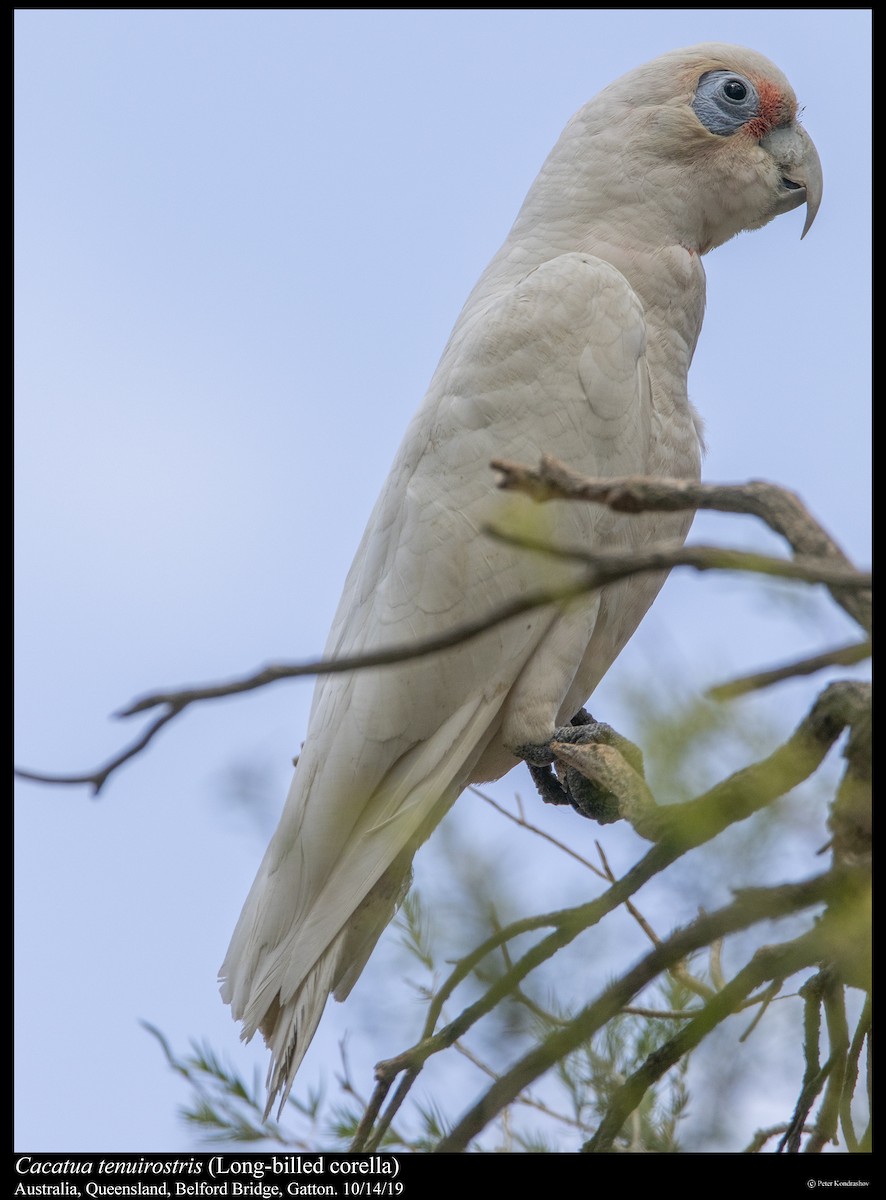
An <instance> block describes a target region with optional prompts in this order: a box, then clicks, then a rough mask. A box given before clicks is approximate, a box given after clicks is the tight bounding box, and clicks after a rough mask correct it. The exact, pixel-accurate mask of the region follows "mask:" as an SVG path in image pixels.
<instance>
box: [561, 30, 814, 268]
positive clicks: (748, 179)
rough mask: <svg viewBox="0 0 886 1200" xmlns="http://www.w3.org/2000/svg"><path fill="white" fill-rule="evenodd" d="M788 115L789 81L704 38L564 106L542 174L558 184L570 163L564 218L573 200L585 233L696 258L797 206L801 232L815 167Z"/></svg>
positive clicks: (759, 59)
mask: <svg viewBox="0 0 886 1200" xmlns="http://www.w3.org/2000/svg"><path fill="white" fill-rule="evenodd" d="M797 113H798V108H797V99H796V96H795V95H794V92H793V89H792V88H791V85H790V84H789V83H788V81H787V79H786V78H785V76H784V75H783V74H782V73H781V71H779V69H778V68H777V67H776V66H775V65H774V64H773V63H771V62H770V61H769V60H768V59H767V58H764V56H763V55H762V54H757V53H756V52H755V51H753V50H747V49H745V48H743V47H741V46H729V45H724V44H720V43H716V42H710V43H703V44H701V45H698V46H690V47H688V48H687V49H684V50H674V51H671V52H670V53H668V54H664V55H662V56H661V57H660V58H656V59H654V60H653V61H652V62H649V63H646V64H645V65H644V66H641V67H638V68H636V69H635V70H633V71H631V72H629V73H628V74H627V75H623V76H622V77H621V78H620V79H618V80H616V81H615V82H614V83H612V84H610V85H609V87H607V88H605V89H604V90H603V91H602V92H600V93H599V95H598V96H596V97H595V99H593V100H591V101H590V102H589V103H588V104H586V105H585V107H584V108H583V109H581V110H580V111H579V112H578V113H576V115H575V117H574V118H573V120H572V121H571V122H570V124H569V126H567V129H566V131H565V132H564V135H563V138H562V139H561V141H560V143H559V144H558V147H557V148H556V149H555V151H554V153H553V154H552V155H551V159H550V160H549V166H550V167H552V168H553V170H552V172H551V176H553V177H557V176H559V178H560V180H561V181H562V180H564V179H565V177H566V173H567V170H568V169H569V164H570V160H571V168H572V183H571V186H570V187H569V191H570V192H571V195H570V196H568V197H564V199H565V201H566V203H567V204H568V205H569V206H570V207H571V208H572V215H573V217H575V216H576V215H577V214H576V211H575V208H574V207H573V206H574V205H577V204H581V203H583V204H584V206H585V212H584V218H585V220H586V221H588V222H589V224H590V227H591V229H593V231H594V233H595V234H596V235H597V236H603V237H605V238H607V239H611V240H613V241H617V242H620V243H621V244H623V245H625V244H631V243H632V244H635V245H636V244H638V242H645V243H647V245H650V244H651V245H652V246H661V245H668V244H671V243H674V242H678V243H680V244H682V245H684V246H685V247H686V248H687V249H689V250H692V251H694V252H696V253H699V254H704V253H706V252H707V251H708V250H710V249H712V248H713V247H714V246H719V245H721V244H722V243H723V242H725V241H726V240H727V239H728V238H731V237H733V236H734V235H735V234H736V233H739V232H741V231H742V230H745V229H758V228H760V226H762V225H765V224H767V222H769V221H771V220H772V219H773V217H777V216H779V215H780V214H781V213H786V212H789V211H790V210H791V209H794V208H797V207H798V206H799V205H801V204H805V205H806V223H805V226H804V228H803V235H805V234H806V233H807V232H808V230H809V227H810V226H811V225H812V222H813V221H814V219H815V214H816V213H817V211H818V207H819V204H820V203H821V194H822V173H821V164H820V162H819V158H818V153H817V151H816V149H815V146H814V144H813V142H812V139H811V138H810V137H809V135H808V133H806V131H805V129H803V127H802V126H801V125H800V124H799V123H798V119H797ZM563 151H565V156H564V157H563V158H561V157H560V155H561V153H562V152H563ZM558 159H559V161H558ZM577 161H578V162H581V163H583V165H584V166H585V167H586V169H585V170H584V171H580V172H579V173H578V174H579V175H580V176H581V178H580V179H579V180H577V179H576V173H575V166H576V162H577ZM581 189H585V191H584V198H583V200H582V198H581V196H580V190H581Z"/></svg>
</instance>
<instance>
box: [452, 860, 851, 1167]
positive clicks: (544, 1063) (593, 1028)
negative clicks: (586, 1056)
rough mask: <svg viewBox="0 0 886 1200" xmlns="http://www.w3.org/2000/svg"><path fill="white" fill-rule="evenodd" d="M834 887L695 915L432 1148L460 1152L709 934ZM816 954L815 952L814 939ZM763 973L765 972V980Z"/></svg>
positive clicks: (807, 887)
mask: <svg viewBox="0 0 886 1200" xmlns="http://www.w3.org/2000/svg"><path fill="white" fill-rule="evenodd" d="M833 888H834V880H833V877H832V876H830V875H829V874H825V875H819V876H817V877H815V878H814V879H811V880H806V881H804V882H803V883H799V884H785V885H783V886H782V887H777V888H761V889H753V890H750V889H749V890H747V891H743V892H741V893H740V894H739V895H738V896H737V897H736V899H735V900H734V901H733V902H732V903H731V904H730V905H727V906H726V907H725V908H722V909H719V910H717V911H716V912H714V913H711V914H705V915H703V916H701V917H698V918H697V919H696V920H695V921H693V922H692V923H691V924H690V925H688V926H686V927H684V928H683V929H678V930H677V931H675V932H674V933H673V934H671V936H670V937H669V938H668V939H667V941H665V942H663V943H662V944H661V945H660V946H656V947H654V948H653V949H652V950H651V951H650V952H649V953H648V954H647V955H646V957H645V958H644V959H642V960H641V962H640V963H638V964H637V965H636V966H635V967H633V968H632V969H631V970H630V971H627V972H626V973H625V974H624V975H622V976H621V977H620V978H619V979H617V980H616V981H615V982H614V983H613V984H611V985H610V986H609V987H608V988H606V989H605V990H604V991H603V992H602V993H601V995H600V996H599V997H598V998H597V1000H595V1001H594V1002H593V1003H592V1004H590V1005H588V1006H587V1008H585V1009H583V1010H582V1011H581V1012H580V1013H579V1014H578V1015H577V1016H576V1017H575V1019H574V1020H573V1021H571V1022H570V1023H569V1026H568V1027H567V1028H565V1029H563V1030H557V1031H555V1032H553V1033H551V1034H549V1035H548V1036H547V1037H546V1038H544V1039H543V1040H542V1041H541V1042H540V1043H539V1044H538V1045H537V1046H535V1047H533V1049H532V1050H530V1051H529V1052H528V1053H527V1054H525V1055H524V1056H523V1057H522V1058H521V1059H519V1060H518V1061H517V1062H516V1063H515V1064H514V1065H513V1066H512V1067H511V1068H510V1069H509V1070H508V1071H507V1072H506V1073H505V1074H504V1075H502V1076H501V1078H500V1079H499V1080H498V1081H497V1082H496V1083H495V1084H494V1085H493V1086H492V1087H491V1088H489V1089H488V1091H487V1092H485V1093H484V1095H483V1096H481V1097H480V1099H479V1100H478V1101H477V1103H476V1104H475V1105H473V1106H472V1107H471V1108H470V1109H469V1111H468V1112H467V1113H465V1115H464V1116H463V1117H462V1119H461V1120H460V1121H459V1122H458V1124H457V1125H456V1126H455V1127H454V1128H453V1129H452V1130H451V1131H450V1133H449V1134H448V1135H447V1136H446V1137H445V1138H443V1139H442V1140H441V1141H440V1142H439V1144H438V1146H437V1148H436V1149H437V1151H438V1152H440V1153H446V1152H452V1151H461V1150H464V1149H465V1148H466V1147H467V1145H468V1143H469V1142H470V1141H471V1140H472V1139H473V1138H474V1137H476V1136H477V1134H478V1133H479V1132H480V1131H481V1130H482V1129H483V1128H484V1127H485V1126H486V1125H487V1124H488V1123H489V1121H491V1120H492V1119H494V1117H495V1115H496V1114H497V1113H499V1112H500V1111H501V1110H502V1108H504V1107H505V1106H506V1105H508V1104H510V1103H511V1102H512V1101H513V1099H514V1097H515V1096H517V1095H519V1093H520V1092H521V1091H522V1090H523V1089H524V1088H525V1087H527V1086H528V1085H529V1084H531V1083H533V1082H534V1081H535V1080H536V1079H538V1078H539V1076H540V1075H543V1074H544V1073H545V1072H546V1071H547V1070H548V1069H549V1068H550V1067H551V1066H552V1065H553V1064H554V1063H555V1062H559V1061H560V1060H561V1059H563V1058H565V1057H566V1056H567V1055H568V1054H570V1053H571V1052H572V1051H573V1050H575V1049H576V1048H577V1047H578V1046H580V1045H581V1044H582V1043H583V1042H585V1041H587V1040H588V1039H589V1038H591V1037H592V1036H593V1035H594V1033H596V1032H597V1031H598V1030H599V1029H600V1028H602V1026H603V1025H605V1023H606V1022H607V1021H609V1020H610V1019H611V1018H612V1017H613V1016H615V1015H616V1013H618V1012H620V1011H621V1009H622V1008H624V1006H625V1005H626V1004H629V1003H630V1001H631V999H632V998H633V997H634V996H635V995H637V993H638V992H639V991H641V990H642V989H643V988H644V987H646V986H647V984H649V983H651V982H652V980H653V979H655V978H656V976H658V975H659V974H661V972H662V971H666V970H667V969H668V967H669V966H670V965H671V963H673V962H677V961H679V960H680V959H683V958H685V957H686V956H687V955H688V954H691V953H692V952H693V951H695V950H698V949H700V948H701V947H702V946H705V945H708V944H709V943H710V941H711V939H712V938H714V937H721V936H725V935H726V934H728V933H734V932H737V931H738V930H739V929H745V928H747V926H748V925H751V924H755V923H756V922H757V921H760V920H767V919H770V918H774V917H777V916H784V915H787V914H788V913H790V912H796V911H797V910H799V909H802V908H806V907H809V906H810V905H813V904H818V903H821V902H822V901H823V900H825V899H826V898H827V897H828V896H829V895H830V894H831V893H832V891H833ZM807 936H808V935H807ZM816 952H818V953H820V950H819V949H818V947H817V943H816ZM801 965H802V964H801ZM767 977H768V976H764V978H767ZM745 994H746V991H745V992H742V996H743V995H745ZM721 997H723V999H721ZM739 998H740V997H739ZM727 1000H731V997H726V996H724V993H718V995H717V996H715V997H714V998H713V1000H711V1001H710V1002H709V1004H710V1005H711V1006H714V1005H717V1003H718V1001H719V1002H720V1003H725V1002H726V1001H727Z"/></svg>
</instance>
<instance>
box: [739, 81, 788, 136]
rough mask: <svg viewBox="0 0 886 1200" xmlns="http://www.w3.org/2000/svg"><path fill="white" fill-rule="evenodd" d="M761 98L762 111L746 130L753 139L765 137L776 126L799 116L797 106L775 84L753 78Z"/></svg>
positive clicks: (753, 118)
mask: <svg viewBox="0 0 886 1200" xmlns="http://www.w3.org/2000/svg"><path fill="white" fill-rule="evenodd" d="M751 78H752V79H753V82H754V86H755V87H756V89H757V95H758V96H759V97H760V111H759V113H758V114H757V116H756V117H752V118H751V120H750V121H748V122H746V124H745V129H746V130H747V132H748V133H749V134H750V135H751V137H753V138H756V139H758V140H759V139H760V138H761V137H765V136H766V134H767V133H768V132H769V130H770V129H774V128H775V127H776V125H783V124H786V123H787V122H789V121H792V120H793V119H794V117H795V116H796V115H797V105H796V102H795V101H791V100H789V99H788V98H787V96H786V95H785V94H784V92H782V91H781V90H780V89H779V88H778V87H776V85H775V84H774V83H772V82H771V81H770V80H768V79H760V78H758V77H756V76H752V77H751Z"/></svg>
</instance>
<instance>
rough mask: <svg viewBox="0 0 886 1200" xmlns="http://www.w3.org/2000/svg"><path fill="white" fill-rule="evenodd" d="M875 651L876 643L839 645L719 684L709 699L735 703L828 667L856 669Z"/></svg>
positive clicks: (709, 692)
mask: <svg viewBox="0 0 886 1200" xmlns="http://www.w3.org/2000/svg"><path fill="white" fill-rule="evenodd" d="M872 649H873V643H872V642H870V641H866V642H850V643H849V644H848V645H846V646H837V647H836V648H835V649H833V650H827V651H825V652H824V653H823V654H815V655H813V656H812V657H811V658H800V659H797V661H796V662H792V663H785V664H784V666H781V667H773V668H772V669H771V670H769V671H757V672H756V673H755V674H753V675H743V676H741V677H740V678H739V679H731V680H730V681H729V682H728V683H718V684H717V685H716V686H715V687H712V688H708V690H707V691H706V692H705V696H706V697H707V699H708V700H734V699H735V698H736V697H737V696H745V695H747V694H748V692H754V691H759V690H760V689H761V688H765V687H770V686H771V685H772V684H773V683H782V682H783V681H784V680H786V679H796V678H797V677H798V676H799V675H812V674H814V673H815V672H816V671H823V670H825V668H826V667H851V666H854V665H855V664H856V663H860V662H864V661H865V659H867V658H870V657H871V652H872Z"/></svg>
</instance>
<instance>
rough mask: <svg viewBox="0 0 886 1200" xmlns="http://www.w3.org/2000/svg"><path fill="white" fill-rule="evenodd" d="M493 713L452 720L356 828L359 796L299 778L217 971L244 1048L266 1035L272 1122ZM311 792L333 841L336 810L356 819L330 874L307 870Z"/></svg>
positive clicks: (479, 708) (367, 805)
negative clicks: (332, 811) (325, 1016)
mask: <svg viewBox="0 0 886 1200" xmlns="http://www.w3.org/2000/svg"><path fill="white" fill-rule="evenodd" d="M497 711H498V704H497V703H495V702H494V701H491V700H484V699H477V700H475V701H473V702H472V703H471V704H469V705H465V706H464V707H463V708H462V709H461V710H459V711H458V712H457V713H454V714H452V716H451V717H450V719H449V720H448V721H446V722H445V723H444V724H443V726H441V728H440V729H438V730H437V731H436V732H435V733H434V735H433V736H432V737H431V738H429V739H428V740H427V741H426V742H423V743H422V744H420V745H417V746H413V747H411V748H410V749H408V750H406V752H405V753H403V754H401V755H400V757H399V758H398V759H397V760H396V762H394V763H393V764H392V765H391V767H390V769H389V770H388V771H387V773H386V774H385V777H384V780H383V782H382V784H381V786H378V787H376V788H375V789H374V791H373V793H372V795H370V796H369V797H366V798H365V799H364V801H363V803H362V806H360V807H359V815H358V816H357V818H356V819H354V817H353V813H354V809H353V804H354V799H355V797H354V796H353V794H351V795H350V796H348V797H342V796H339V797H336V796H335V795H329V794H325V790H324V786H323V785H324V779H323V772H322V770H321V771H317V772H315V771H313V770H312V771H310V772H305V773H304V774H303V775H302V777H301V778H302V782H301V784H299V783H298V777H299V772H297V773H296V786H295V788H294V791H293V795H292V796H291V797H290V800H289V803H288V804H287V811H286V812H285V813H284V817H283V820H282V821H281V825H280V828H279V829H278V831H277V833H276V834H275V835H274V839H272V842H271V845H270V846H269V847H268V850H267V852H266V854H265V858H264V860H263V862H262V865H261V867H260V869H259V872H258V875H257V877H256V880H255V882H254V884H253V886H252V889H251V891H250V893H249V896H248V897H247V899H246V904H245V905H244V908H243V912H242V913H241V915H240V920H239V921H238V923H237V927H236V929H235V930H234V935H233V937H232V939H231V944H230V947H229V948H228V953H227V955H226V957H225V961H224V963H223V965H222V968H221V971H220V978H221V981H222V985H221V994H222V998H223V1000H225V1002H226V1003H228V1004H230V1005H231V1009H232V1013H233V1016H234V1017H235V1019H236V1020H239V1021H241V1022H242V1030H241V1037H242V1038H243V1040H244V1041H249V1040H250V1039H251V1038H252V1037H253V1036H254V1034H255V1033H256V1032H258V1031H260V1032H261V1034H262V1036H263V1038H264V1040H265V1042H266V1044H267V1046H268V1048H269V1049H270V1051H271V1065H270V1068H269V1071H268V1107H267V1110H266V1115H267V1113H269V1112H270V1111H271V1108H272V1107H273V1105H274V1102H275V1100H276V1099H277V1098H278V1097H279V1100H280V1106H281V1107H282V1105H283V1104H284V1103H285V1102H286V1098H287V1097H288V1095H289V1092H290V1090H291V1088H292V1083H293V1079H294V1077H295V1073H296V1071H297V1070H298V1068H299V1066H300V1065H301V1062H302V1059H303V1058H304V1056H305V1054H306V1052H307V1049H308V1046H309V1045H310V1043H311V1039H312V1038H313V1036H314V1034H315V1033H316V1031H317V1026H318V1025H319V1023H320V1018H321V1017H322V1015H323V1010H324V1008H325V1006H326V1001H327V999H328V997H329V995H330V994H332V993H334V994H335V997H336V999H340V1000H343V999H344V998H345V997H346V996H347V994H348V993H349V992H350V990H351V988H352V987H353V985H354V983H355V982H356V981H357V978H358V976H359V975H360V973H361V971H362V970H363V967H364V966H365V964H366V962H367V960H368V958H369V956H370V954H371V953H372V950H373V948H374V947H375V944H376V943H377V941H378V939H379V937H380V936H381V934H382V933H383V932H384V929H385V928H386V927H387V925H388V923H389V922H390V920H391V918H392V917H393V915H394V913H395V912H396V910H397V908H398V907H399V905H400V903H401V902H402V900H403V897H404V896H405V894H406V891H407V890H408V887H409V883H410V879H411V862H412V858H413V856H414V854H415V851H416V849H417V848H418V846H419V845H420V844H421V843H422V841H424V839H425V838H426V837H427V836H428V834H429V833H430V832H431V830H432V829H433V828H434V826H435V825H436V824H437V823H438V822H439V821H440V820H441V818H442V817H443V815H444V813H445V812H446V811H447V810H448V808H449V807H450V805H451V804H452V803H453V801H454V800H455V798H456V796H457V795H458V793H459V792H460V791H461V789H462V787H463V786H464V784H465V782H466V781H467V777H468V775H469V774H470V770H471V768H472V766H473V764H474V762H475V761H476V759H477V758H478V757H479V755H480V754H481V753H482V751H483V748H484V747H485V745H486V743H487V741H488V739H489V736H490V729H491V722H492V721H493V720H494V718H495V715H496V713H497ZM299 771H301V763H300V764H299ZM308 784H309V786H307V785H308ZM308 792H310V794H311V797H312V799H311V804H312V805H315V806H317V809H318V810H319V812H320V813H322V819H323V821H324V823H325V828H327V829H328V828H329V816H330V808H331V807H334V806H335V804H336V803H339V804H342V803H344V804H345V805H346V806H347V807H348V820H347V822H346V823H345V822H342V824H343V825H345V824H346V832H345V833H344V836H343V837H342V843H341V845H340V848H339V851H338V855H337V857H336V858H335V860H334V865H333V867H332V869H329V870H326V871H325V872H323V873H319V872H317V871H316V870H313V872H312V870H311V868H312V867H313V868H315V867H316V863H315V862H309V861H306V854H307V849H306V848H310V847H311V844H312V843H311V829H310V828H308V826H309V825H310V819H309V818H310V816H311V812H310V809H309V808H308V806H307V801H308ZM318 797H320V798H321V799H320V800H318ZM315 811H316V810H315ZM293 830H295V831H296V832H295V836H293ZM325 851H326V852H327V853H329V847H328V845H327V846H326V847H325ZM311 878H313V880H314V884H313V886H312V887H311V888H310V889H307V885H306V880H308V879H311Z"/></svg>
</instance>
